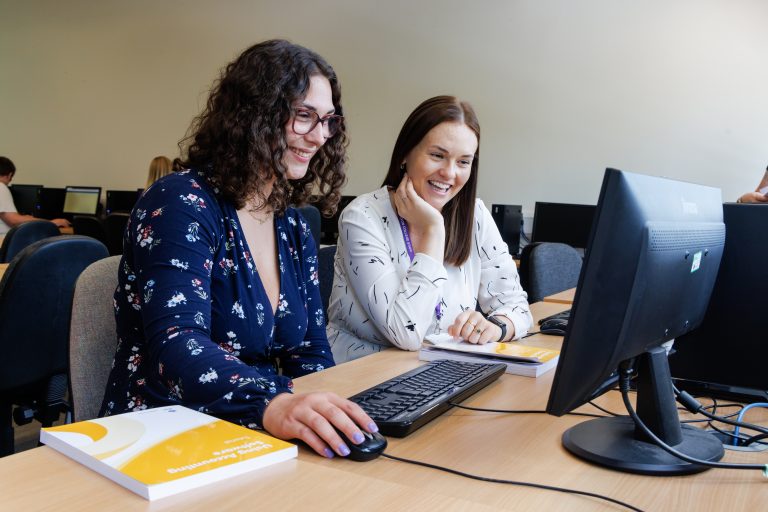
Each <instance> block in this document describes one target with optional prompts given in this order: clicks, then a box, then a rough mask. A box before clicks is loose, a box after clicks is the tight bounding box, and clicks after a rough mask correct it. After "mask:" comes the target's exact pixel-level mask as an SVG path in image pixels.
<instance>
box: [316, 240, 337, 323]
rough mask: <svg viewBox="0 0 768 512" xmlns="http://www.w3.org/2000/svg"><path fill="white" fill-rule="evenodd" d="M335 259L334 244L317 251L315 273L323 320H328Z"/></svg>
mask: <svg viewBox="0 0 768 512" xmlns="http://www.w3.org/2000/svg"><path fill="white" fill-rule="evenodd" d="M335 259H336V246H335V245H329V246H326V247H322V248H321V249H320V250H319V251H317V274H318V276H317V277H318V281H320V298H321V299H322V300H323V312H324V313H325V317H326V318H325V321H326V323H327V322H328V303H329V302H330V300H331V290H333V261H334V260H335Z"/></svg>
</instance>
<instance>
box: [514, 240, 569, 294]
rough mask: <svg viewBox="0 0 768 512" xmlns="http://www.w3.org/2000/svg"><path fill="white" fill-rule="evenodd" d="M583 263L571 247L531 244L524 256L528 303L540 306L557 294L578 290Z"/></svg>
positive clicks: (522, 271)
mask: <svg viewBox="0 0 768 512" xmlns="http://www.w3.org/2000/svg"><path fill="white" fill-rule="evenodd" d="M582 262H583V260H582V257H581V254H579V251H577V250H576V249H574V248H573V247H571V246H570V245H566V244H560V243H555V242H541V243H532V244H528V245H526V246H525V247H524V248H523V251H522V253H521V256H520V284H522V285H523V289H524V290H525V291H526V292H528V302H530V303H534V302H539V301H540V300H542V299H543V298H544V297H546V296H548V295H552V294H554V293H558V292H561V291H563V290H568V289H569V288H574V287H575V286H576V285H577V284H578V281H579V273H580V272H581V264H582Z"/></svg>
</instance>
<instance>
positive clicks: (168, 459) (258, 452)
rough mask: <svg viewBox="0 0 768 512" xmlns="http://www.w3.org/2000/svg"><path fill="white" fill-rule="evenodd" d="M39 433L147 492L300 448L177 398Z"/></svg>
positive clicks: (189, 484) (194, 482)
mask: <svg viewBox="0 0 768 512" xmlns="http://www.w3.org/2000/svg"><path fill="white" fill-rule="evenodd" d="M40 441H41V442H42V443H45V444H47V445H48V446H50V447H51V448H53V449H55V450H57V451H59V452H61V453H63V454H64V455H66V456H68V457H71V458H72V459H74V460H76V461H77V462H79V463H81V464H83V465H85V466H87V467H89V468H91V469H92V470H94V471H98V472H99V473H101V474H102V475H104V476H106V477H107V478H109V479H111V480H114V481H115V482H117V483H119V484H120V485H122V486H124V487H126V488H128V489H130V490H131V491H133V492H135V493H136V494H138V495H140V496H143V497H144V498H146V499H148V500H153V499H157V498H163V497H165V496H170V495H171V494H176V493H178V492H181V491H184V490H187V489H192V488H195V487H199V486H202V485H206V484H209V483H213V482H218V481H220V480H224V479H226V478H229V477H232V476H234V475H239V474H242V473H245V472H248V471H252V470H255V469H258V468H262V467H264V466H268V465H270V464H274V463H277V462H281V461H284V460H288V459H292V458H295V457H296V455H297V453H298V450H297V449H296V446H295V445H293V444H291V443H287V442H285V441H281V440H280V439H275V438H274V437H271V436H268V435H266V434H264V433H261V432H257V431H254V430H251V429H248V428H245V427H241V426H239V425H235V424H234V423H229V422H228V421H224V420H220V419H218V418H214V417H213V416H209V415H207V414H203V413H201V412H197V411H193V410H192V409H187V408H186V407H181V406H175V405H174V406H166V407H157V408H155V409H146V410H143V411H137V412H129V413H125V414H119V415H115V416H107V417H106V418H97V419H93V420H88V421H80V422H77V423H71V424H68V425H61V426H58V427H49V428H43V429H42V430H41V432H40Z"/></svg>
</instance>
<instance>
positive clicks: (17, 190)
mask: <svg viewBox="0 0 768 512" xmlns="http://www.w3.org/2000/svg"><path fill="white" fill-rule="evenodd" d="M10 188H11V196H13V204H14V206H16V211H17V212H19V213H21V214H23V215H34V214H35V210H36V209H37V201H38V194H39V193H40V189H42V188H43V186H42V185H11V187H10Z"/></svg>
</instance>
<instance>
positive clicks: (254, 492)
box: [0, 302, 768, 511]
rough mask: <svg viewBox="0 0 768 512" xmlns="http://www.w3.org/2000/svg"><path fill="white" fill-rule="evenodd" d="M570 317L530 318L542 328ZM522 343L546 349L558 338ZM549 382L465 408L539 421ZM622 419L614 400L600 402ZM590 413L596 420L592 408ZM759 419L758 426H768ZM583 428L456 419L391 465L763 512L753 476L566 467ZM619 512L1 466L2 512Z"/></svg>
mask: <svg viewBox="0 0 768 512" xmlns="http://www.w3.org/2000/svg"><path fill="white" fill-rule="evenodd" d="M562 309H563V305H562V304H558V303H544V302H541V303H538V304H534V305H533V306H532V311H533V313H534V317H535V318H536V319H538V318H542V317H544V316H547V315H550V314H553V313H556V312H558V311H560V310H562ZM526 343H528V344H532V345H539V346H544V347H549V348H557V347H559V346H560V344H561V338H560V337H558V336H545V335H536V336H532V337H530V338H527V339H526ZM419 364H420V362H419V361H418V359H417V356H416V354H415V353H413V352H403V351H399V350H394V349H391V350H386V351H383V352H381V353H379V354H375V355H372V356H368V357H364V358H362V359H359V360H357V361H353V362H350V363H346V364H342V365H339V366H336V367H334V368H330V369H328V370H325V371H323V372H319V373H315V374H312V375H307V376H305V377H301V378H299V379H296V380H295V387H296V391H297V392H307V391H317V390H330V391H335V392H337V393H339V394H340V395H342V396H350V395H352V394H354V393H357V392H359V391H361V390H363V389H366V388H368V387H370V386H371V385H374V384H376V383H378V382H381V381H383V380H386V379H388V378H390V377H393V376H395V375H397V374H400V373H402V372H404V371H407V370H409V369H411V368H414V367H416V366H417V365H419ZM554 373H555V372H554V370H553V371H550V372H548V373H546V374H544V375H542V376H541V377H539V378H528V377H521V376H517V375H506V374H505V375H503V376H502V377H501V378H500V379H499V380H498V381H497V382H495V383H493V384H491V385H490V386H489V387H487V388H485V389H483V390H482V391H480V392H479V393H477V394H476V395H474V396H472V397H470V398H469V399H468V400H467V401H465V402H464V403H465V404H466V405H472V406H478V407H489V408H498V409H535V410H543V409H544V408H545V406H546V402H547V397H548V393H549V389H550V386H551V384H552V378H553V376H554ZM596 402H597V403H598V404H600V405H601V406H603V407H605V408H607V409H609V410H613V411H616V412H620V413H621V412H623V408H622V406H621V398H620V396H619V393H617V392H614V391H611V392H608V393H607V394H605V395H603V396H602V397H600V398H599V399H597V400H596ZM582 410H583V411H588V412H593V413H595V412H598V411H597V410H596V409H594V408H593V407H591V406H585V407H583V408H582ZM760 414H763V413H761V412H756V418H754V420H755V421H763V422H765V421H766V420H768V415H764V416H762V417H760ZM581 421H584V418H582V417H577V416H564V417H561V418H556V417H552V416H548V415H546V414H501V413H488V412H476V411H469V410H463V409H458V408H454V409H452V410H450V411H449V412H447V413H446V414H444V415H442V416H441V417H439V418H437V419H436V420H434V421H432V422H431V423H429V424H428V425H426V426H424V427H422V428H421V429H419V430H417V431H416V432H414V433H412V434H411V435H410V436H408V437H406V438H403V439H396V438H390V439H389V447H388V449H387V453H389V454H392V455H395V456H399V457H404V458H409V459H415V460H419V461H424V462H429V463H432V464H437V465H440V466H445V467H449V468H453V469H456V470H460V471H464V472H468V473H472V474H475V475H481V476H486V477H493V478H498V479H508V480H516V481H521V482H531V483H537V484H545V485H551V486H559V487H566V488H570V489H577V490H580V491H588V492H594V493H599V494H603V495H607V496H610V497H612V498H616V499H619V500H622V501H625V502H628V503H630V504H632V505H634V506H636V507H639V508H641V509H644V510H648V511H650V510H653V511H667V510H668V511H679V510H699V511H704V510H713V511H714V510H762V509H764V508H765V504H766V503H767V502H768V484H766V483H765V481H764V480H765V479H764V477H763V476H762V475H761V474H760V472H757V471H733V470H722V469H713V470H709V471H706V472H704V473H701V474H698V475H691V476H679V477H650V476H640V475H634V474H629V473H620V472H616V471H611V470H608V469H603V468H601V467H598V466H593V465H590V464H588V463H586V462H583V461H581V460H579V459H577V458H575V457H573V456H572V455H570V454H569V453H568V452H567V451H566V450H565V449H564V448H563V447H562V445H561V443H560V437H561V435H562V433H563V432H564V431H565V430H566V429H567V428H568V427H570V426H572V425H574V424H576V423H579V422H581ZM765 458H766V454H759V453H744V452H732V451H728V452H727V453H726V456H725V459H724V460H727V461H730V462H753V463H754V462H760V461H765ZM241 507H242V508H249V509H253V508H258V509H260V510H275V509H278V508H279V509H281V510H334V511H336V510H436V509H438V508H439V509H443V510H478V511H484V510H488V511H490V510H555V511H557V510H562V511H566V510H567V511H587V510H588V511H594V510H623V509H622V508H621V507H620V506H618V505H615V504H610V503H607V502H605V501H602V500H599V499H595V498H590V497H585V496H577V495H572V494H562V493H558V492H553V491H548V490H541V489H535V488H529V487H520V486H512V485H503V484H497V483H489V482H481V481H476V480H470V479H468V478H462V477H460V476H456V475H452V474H447V473H444V472H440V471H436V470H433V469H427V468H423V467H418V466H414V465H410V464H406V463H403V462H398V461H393V460H390V459H386V458H383V457H379V458H378V459H375V460H373V461H370V462H362V463H361V462H353V461H349V460H345V459H340V458H336V459H333V460H328V459H324V458H322V457H320V456H317V455H315V454H314V453H313V452H311V451H310V450H308V449H306V448H305V447H303V446H302V447H300V449H299V457H298V459H297V460H291V461H288V462H284V463H280V464H276V465H273V466H270V467H268V468H265V469H264V470H261V471H256V472H252V473H249V474H245V475H241V476H238V477H236V478H232V479H231V480H228V481H226V482H224V483H222V484H214V485H212V486H209V487H201V488H198V489H195V490H192V491H188V492H185V493H182V494H180V495H176V496H171V497H168V498H165V499H161V500H158V501H154V502H148V501H145V500H143V499H142V498H140V497H138V496H136V495H134V494H133V493H131V492H130V491H128V490H126V489H124V488H123V487H121V486H120V485H118V484H115V483H113V482H111V481H110V480H108V479H106V478H104V477H102V476H101V475H99V474H97V473H94V472H92V471H90V470H89V469H87V468H86V467H84V466H81V465H80V464H78V463H77V462H75V461H73V460H70V459H69V458H67V457H65V456H64V455H61V454H59V453H57V452H55V451H54V450H52V449H50V448H48V447H46V446H43V447H40V448H35V449H32V450H29V451H26V452H22V453H19V454H16V455H12V456H9V457H5V458H3V459H0V509H2V510H41V509H51V510H57V511H67V510H78V511H80V510H84V511H90V510H129V511H132V510H185V511H197V510H200V511H203V510H205V511H209V510H231V509H235V508H241Z"/></svg>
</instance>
